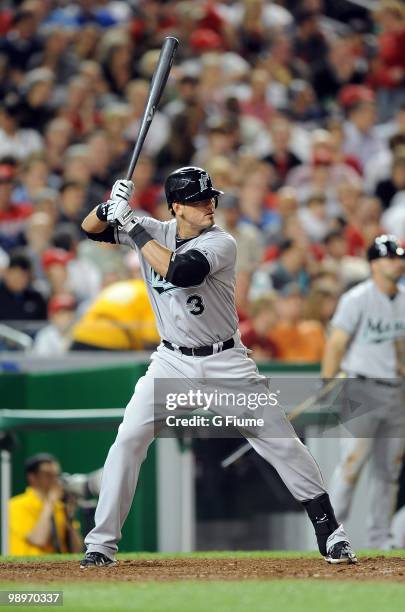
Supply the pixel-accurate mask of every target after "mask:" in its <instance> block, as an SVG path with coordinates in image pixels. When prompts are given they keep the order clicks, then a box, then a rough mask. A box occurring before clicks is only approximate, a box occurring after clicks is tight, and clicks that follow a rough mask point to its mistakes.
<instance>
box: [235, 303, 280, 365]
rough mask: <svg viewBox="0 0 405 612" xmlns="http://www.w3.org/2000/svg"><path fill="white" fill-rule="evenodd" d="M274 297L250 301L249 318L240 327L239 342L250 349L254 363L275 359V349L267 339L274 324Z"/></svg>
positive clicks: (272, 343) (275, 318) (275, 315)
mask: <svg viewBox="0 0 405 612" xmlns="http://www.w3.org/2000/svg"><path fill="white" fill-rule="evenodd" d="M276 321H277V313H276V296H275V295H273V294H271V293H270V294H267V295H263V296H261V297H259V298H257V299H255V300H253V301H252V303H251V304H250V307H249V318H248V319H247V320H246V321H243V322H242V323H241V326H240V333H241V340H242V342H243V344H244V345H245V346H246V347H247V348H248V349H250V350H251V351H252V352H253V353H252V358H253V359H254V360H255V361H268V360H269V359H276V358H277V347H276V345H275V344H274V342H272V341H271V340H270V338H269V333H270V332H271V330H272V328H273V327H274V325H275V324H276Z"/></svg>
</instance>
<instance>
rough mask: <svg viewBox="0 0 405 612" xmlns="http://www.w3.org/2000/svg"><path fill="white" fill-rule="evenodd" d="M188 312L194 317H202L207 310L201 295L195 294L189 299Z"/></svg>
mask: <svg viewBox="0 0 405 612" xmlns="http://www.w3.org/2000/svg"><path fill="white" fill-rule="evenodd" d="M186 304H187V310H188V311H189V313H190V314H192V315H196V316H198V315H201V314H202V313H203V312H204V310H205V304H204V301H203V299H202V297H201V295H198V294H196V293H195V294H193V295H190V296H189V297H188V298H187V301H186Z"/></svg>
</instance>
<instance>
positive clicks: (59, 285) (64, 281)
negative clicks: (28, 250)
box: [41, 247, 72, 297]
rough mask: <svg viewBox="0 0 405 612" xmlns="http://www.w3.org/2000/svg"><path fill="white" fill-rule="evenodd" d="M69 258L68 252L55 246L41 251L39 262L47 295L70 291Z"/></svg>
mask: <svg viewBox="0 0 405 612" xmlns="http://www.w3.org/2000/svg"><path fill="white" fill-rule="evenodd" d="M71 259H72V255H71V254H70V253H68V252H67V251H65V250H63V249H58V248H55V247H51V248H49V249H46V251H44V252H43V254H42V258H41V263H42V269H43V271H44V274H45V278H46V280H47V292H48V295H49V297H52V296H54V295H58V294H60V293H66V292H68V291H70V286H69V276H68V269H67V265H68V263H69V261H70V260H71Z"/></svg>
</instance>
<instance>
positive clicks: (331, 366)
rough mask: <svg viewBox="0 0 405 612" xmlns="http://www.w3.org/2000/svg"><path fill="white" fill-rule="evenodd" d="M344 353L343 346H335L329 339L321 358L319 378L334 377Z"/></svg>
mask: <svg viewBox="0 0 405 612" xmlns="http://www.w3.org/2000/svg"><path fill="white" fill-rule="evenodd" d="M344 353H345V351H344V348H342V347H341V346H336V345H335V344H333V343H332V342H330V341H329V342H328V343H327V344H326V348H325V353H324V356H323V360H322V367H321V378H334V377H335V376H336V375H337V374H338V372H339V370H340V364H341V363H342V359H343V355H344Z"/></svg>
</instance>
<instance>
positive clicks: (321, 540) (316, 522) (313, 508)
mask: <svg viewBox="0 0 405 612" xmlns="http://www.w3.org/2000/svg"><path fill="white" fill-rule="evenodd" d="M302 505H303V506H304V508H305V510H306V511H307V513H308V516H309V518H310V519H311V522H312V524H313V526H314V529H315V535H316V539H317V541H318V548H319V552H320V553H321V555H323V556H324V557H325V556H326V554H327V551H326V541H327V539H328V537H329V536H330V535H331V534H332V533H333V532H334V531H335V530H336V529H337V528H338V527H339V524H338V522H337V520H336V517H335V513H334V511H333V508H332V505H331V503H330V499H329V495H328V494H327V493H323V495H320V496H319V497H315V499H309V500H308V501H304V502H302Z"/></svg>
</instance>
